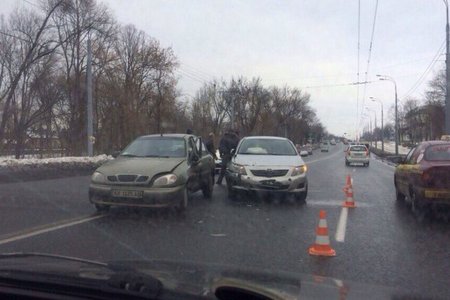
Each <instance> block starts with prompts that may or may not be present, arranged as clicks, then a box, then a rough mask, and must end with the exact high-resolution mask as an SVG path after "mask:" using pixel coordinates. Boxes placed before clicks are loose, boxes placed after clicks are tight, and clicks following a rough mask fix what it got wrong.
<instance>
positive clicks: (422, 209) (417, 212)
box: [410, 189, 426, 222]
mask: <svg viewBox="0 0 450 300" xmlns="http://www.w3.org/2000/svg"><path fill="white" fill-rule="evenodd" d="M410 200H411V211H412V213H413V215H414V217H416V219H417V220H418V221H419V222H422V221H423V220H424V219H425V216H426V206H425V205H424V203H423V201H422V200H421V199H419V197H417V194H416V192H415V191H414V190H413V189H411V191H410Z"/></svg>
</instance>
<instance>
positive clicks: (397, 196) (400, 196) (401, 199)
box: [395, 187, 405, 202]
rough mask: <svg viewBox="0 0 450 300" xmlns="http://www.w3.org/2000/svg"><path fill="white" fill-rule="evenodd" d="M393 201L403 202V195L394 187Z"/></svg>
mask: <svg viewBox="0 0 450 300" xmlns="http://www.w3.org/2000/svg"><path fill="white" fill-rule="evenodd" d="M395 200H397V201H398V202H401V201H405V195H403V194H402V193H401V192H400V190H399V189H398V187H395Z"/></svg>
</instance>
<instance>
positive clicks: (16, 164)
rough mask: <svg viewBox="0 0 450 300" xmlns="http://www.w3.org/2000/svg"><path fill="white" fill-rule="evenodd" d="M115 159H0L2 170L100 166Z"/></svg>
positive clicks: (103, 155) (106, 156) (109, 157)
mask: <svg viewBox="0 0 450 300" xmlns="http://www.w3.org/2000/svg"><path fill="white" fill-rule="evenodd" d="M112 159H113V157H112V156H109V155H106V154H102V155H98V156H93V157H89V156H76V157H75V156H67V157H54V158H23V159H11V158H2V157H0V168H8V169H20V168H21V167H32V168H39V167H61V166H67V167H69V166H98V165H101V164H103V163H104V162H107V161H109V160H112Z"/></svg>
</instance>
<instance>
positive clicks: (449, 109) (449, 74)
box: [444, 0, 450, 134]
mask: <svg viewBox="0 0 450 300" xmlns="http://www.w3.org/2000/svg"><path fill="white" fill-rule="evenodd" d="M444 3H445V7H446V16H447V23H446V25H445V39H446V46H447V47H446V48H447V53H446V55H445V77H446V80H445V81H446V86H445V87H446V89H445V90H446V91H445V133H446V134H450V68H449V64H450V53H449V47H450V45H449V43H450V36H449V35H450V28H449V24H448V1H447V0H444Z"/></svg>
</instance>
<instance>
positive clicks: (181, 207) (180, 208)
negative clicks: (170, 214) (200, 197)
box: [175, 186, 189, 213]
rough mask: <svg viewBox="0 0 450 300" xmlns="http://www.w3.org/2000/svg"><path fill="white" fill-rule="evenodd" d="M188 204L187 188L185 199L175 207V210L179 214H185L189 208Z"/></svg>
mask: <svg viewBox="0 0 450 300" xmlns="http://www.w3.org/2000/svg"><path fill="white" fill-rule="evenodd" d="M188 202H189V192H188V189H187V187H186V186H185V187H184V189H183V197H182V198H181V200H180V203H178V205H177V206H176V207H175V210H176V211H177V212H178V213H183V212H185V211H186V208H187V206H188Z"/></svg>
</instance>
